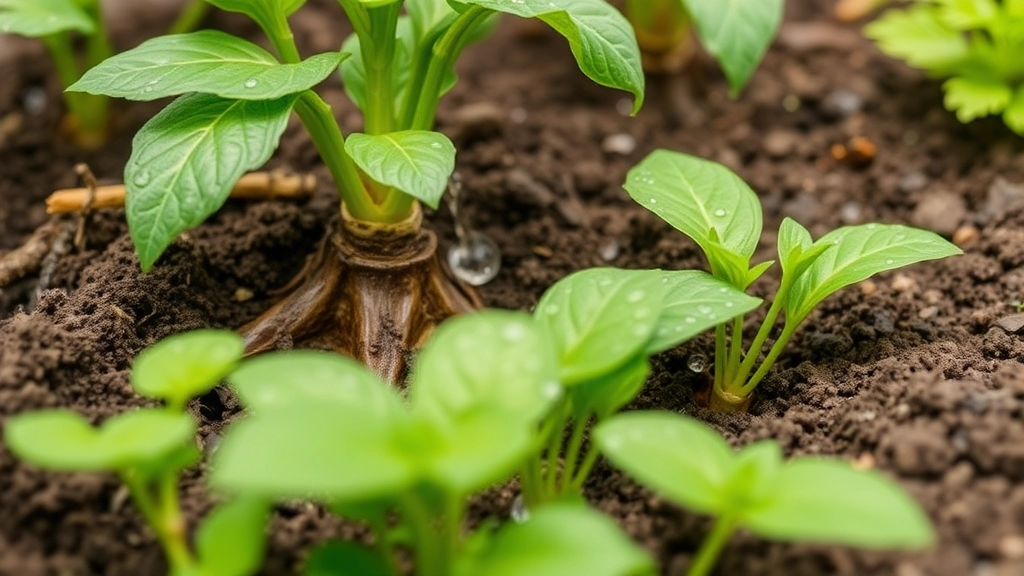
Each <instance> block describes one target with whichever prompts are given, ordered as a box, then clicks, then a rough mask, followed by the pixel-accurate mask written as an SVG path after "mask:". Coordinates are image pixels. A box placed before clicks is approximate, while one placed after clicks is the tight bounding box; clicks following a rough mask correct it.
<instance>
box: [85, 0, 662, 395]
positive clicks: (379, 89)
mask: <svg viewBox="0 0 1024 576" xmlns="http://www.w3.org/2000/svg"><path fill="white" fill-rule="evenodd" d="M209 1H210V3H212V4H214V5H215V6H217V7H219V8H222V9H224V10H228V11H233V12H241V13H244V14H246V15H248V16H249V17H251V18H252V19H253V20H254V21H255V22H256V23H257V24H258V25H259V26H260V27H261V28H262V29H263V31H264V32H265V33H266V36H267V38H268V39H269V40H270V43H271V44H272V45H273V46H274V48H275V51H276V52H277V54H276V55H274V54H271V53H269V52H267V51H266V50H263V49H262V48H260V47H258V46H256V45H255V44H253V43H251V42H248V41H246V40H242V39H240V38H236V37H233V36H230V35H228V34H225V33H222V32H212V31H205V32H197V33H193V34H183V35H174V36H166V37H162V38H156V39H153V40H150V41H148V42H146V43H144V44H142V45H141V46H139V47H138V48H136V49H134V50H131V51H129V52H126V53H124V54H122V55H119V56H116V57H114V58H111V59H109V60H107V61H105V62H104V63H102V64H100V65H99V66H97V67H96V68H94V69H93V70H90V71H89V72H88V73H87V74H86V75H85V76H84V77H83V78H82V80H81V81H80V82H78V83H77V84H76V85H74V86H73V87H72V90H78V91H85V92H90V93H95V94H105V95H108V96H117V97H122V98H128V99H132V100H153V99H157V98H164V97H167V96H179V95H182V94H184V96H180V97H179V98H178V99H177V100H175V101H174V102H173V103H172V104H171V105H170V106H168V107H167V108H166V109H164V111H163V112H161V113H160V114H158V115H157V116H155V117H154V118H153V119H152V120H151V121H150V122H149V123H147V124H146V125H145V126H144V127H143V128H142V129H141V131H140V132H139V133H138V135H137V136H136V138H135V142H134V147H133V152H132V156H131V159H130V160H129V162H128V165H127V166H126V168H125V183H126V185H127V189H128V190H127V205H126V208H127V213H128V224H129V228H130V229H131V234H132V239H133V241H134V242H135V246H136V249H137V251H138V254H139V259H140V261H141V264H142V268H143V270H148V269H149V268H151V267H152V266H153V264H154V263H155V262H156V261H157V259H158V258H159V256H160V255H161V254H162V253H163V251H164V250H165V249H166V248H167V246H168V245H169V244H170V243H171V242H172V241H173V240H174V238H175V237H176V236H177V235H178V234H180V233H181V232H183V231H185V230H188V229H190V228H192V227H194V226H197V225H198V224H200V223H201V222H202V221H203V220H204V219H205V218H206V217H208V216H209V215H210V214H212V213H213V212H214V211H216V210H217V209H218V208H220V206H221V205H222V204H223V203H224V201H225V199H226V198H227V196H228V193H229V191H230V190H231V187H232V185H233V184H234V183H235V181H236V180H238V178H239V177H240V176H241V175H242V173H243V172H245V171H246V170H250V169H253V168H256V167H259V166H260V165H262V164H263V163H264V162H266V161H267V159H268V158H269V157H270V155H271V154H272V153H273V151H274V149H275V148H276V146H277V143H278V140H279V138H280V136H281V133H282V132H283V131H284V128H285V125H286V124H287V121H288V118H289V116H290V114H291V113H292V111H294V112H295V113H296V114H298V116H299V119H300V120H302V122H303V124H304V125H305V127H306V129H307V130H308V132H309V134H310V136H311V138H312V139H313V142H314V144H315V145H316V147H317V150H318V151H319V152H320V156H321V158H322V159H323V161H324V163H325V164H326V165H327V167H328V169H329V170H330V172H331V174H332V175H333V177H334V179H335V184H336V186H337V189H338V193H339V195H340V197H341V206H340V213H341V220H342V224H341V226H340V230H337V231H333V232H331V233H329V234H328V236H327V238H325V241H324V242H323V243H322V245H321V249H320V250H319V252H318V254H317V255H316V257H314V258H313V259H312V260H311V261H310V263H309V264H308V265H307V266H306V268H305V269H304V270H303V272H302V273H300V275H299V277H297V278H296V279H295V280H294V281H293V282H292V283H291V284H289V293H288V295H287V296H286V297H285V298H284V300H283V301H281V302H280V303H278V304H277V305H275V306H274V307H273V308H272V309H270V310H269V311H267V312H266V313H265V314H264V315H263V316H261V317H260V318H258V319H256V320H255V321H253V322H252V323H250V324H249V325H247V326H246V327H244V328H243V329H242V331H243V335H244V337H245V339H246V346H247V350H248V351H250V352H258V351H265V350H271V349H275V348H278V347H279V346H278V344H279V343H281V342H287V343H288V345H296V346H303V347H313V348H321V349H332V350H336V351H339V352H342V353H347V354H350V355H353V356H355V357H357V358H359V359H361V360H363V361H364V362H365V363H367V364H369V365H370V366H372V367H373V368H374V370H375V371H377V372H378V373H379V374H381V375H383V376H384V377H385V378H386V379H388V380H390V381H392V382H394V381H397V380H398V379H399V378H400V377H401V375H402V373H403V371H404V367H405V358H406V357H407V352H408V350H409V349H411V348H414V347H416V346H418V345H420V344H422V342H423V341H424V340H425V339H426V337H427V336H428V335H429V334H430V332H431V331H432V330H433V328H434V326H436V324H437V323H438V322H439V321H440V320H442V319H444V318H445V317H448V316H450V315H452V314H455V313H458V312H461V311H464V310H468V309H474V308H478V307H479V306H480V302H479V299H478V298H477V297H476V296H475V293H473V292H472V291H471V290H470V289H469V288H468V287H466V286H464V285H461V284H457V283H455V282H453V281H451V280H450V279H448V278H447V276H446V275H445V274H444V272H443V271H442V268H441V265H440V263H439V261H438V259H437V258H436V255H435V251H436V238H435V237H434V235H433V234H432V233H430V232H428V231H425V230H423V229H422V228H421V226H420V224H421V212H420V209H419V203H420V202H423V203H425V204H427V205H429V206H431V207H435V208H436V207H437V205H438V202H439V201H440V199H441V196H442V194H443V193H444V190H445V188H446V185H447V182H448V178H449V176H450V175H451V173H452V171H453V167H454V163H455V148H454V146H453V145H452V143H451V142H450V141H449V140H448V138H446V137H445V136H444V135H442V134H439V133H437V132H432V131H431V129H432V128H433V125H434V116H435V114H436V112H437V106H438V101H439V99H440V98H441V96H442V95H443V94H444V93H445V92H446V91H447V90H448V89H450V88H451V87H452V85H453V84H454V83H455V79H456V78H455V74H454V65H455V62H456V60H457V59H458V57H459V55H460V54H461V53H462V51H463V49H464V48H465V47H466V45H467V44H468V43H469V42H471V41H472V40H474V39H475V38H477V37H478V36H479V35H480V33H481V30H483V29H484V28H482V27H484V26H486V25H487V23H488V22H489V21H490V20H491V18H492V16H494V15H495V14H497V13H508V14H512V15H515V16H519V17H523V18H537V19H539V20H541V21H543V22H545V23H547V24H548V25H550V26H551V27H552V28H554V29H555V30H556V31H557V32H559V33H560V34H561V35H562V36H564V37H565V38H566V39H567V40H568V41H569V44H570V46H571V48H572V51H573V54H574V55H575V57H576V61H577V64H578V65H579V67H580V69H581V70H582V71H583V72H584V73H585V74H586V75H587V76H589V77H590V78H591V79H593V80H594V81H595V82H597V83H599V84H603V85H607V86H611V87H614V88H619V89H622V90H626V91H628V92H631V93H632V94H633V95H634V96H635V109H638V108H639V106H640V105H641V103H642V97H643V86H644V79H643V74H642V72H641V69H640V55H639V51H638V49H637V47H636V40H635V38H634V37H633V33H632V30H631V29H630V27H629V23H628V22H626V20H625V19H624V18H623V17H622V16H621V15H620V14H619V13H618V12H617V11H615V10H614V9H613V8H612V7H611V6H609V5H608V4H607V3H606V2H605V0H516V1H512V2H509V1H506V0H461V1H459V2H451V3H449V2H447V1H445V0H409V1H408V2H403V0H374V1H369V0H339V3H340V4H341V7H342V8H343V9H344V11H345V12H346V14H347V15H348V18H349V20H350V22H351V24H352V27H353V28H354V30H355V34H354V35H353V37H352V38H350V39H349V41H347V42H346V43H345V46H344V47H343V50H342V52H329V53H326V54H318V55H315V56H311V57H309V58H305V59H304V58H303V57H302V56H301V55H300V54H299V52H298V49H297V48H296V45H295V42H294V38H293V35H292V31H291V29H290V28H289V24H288V17H289V15H291V14H292V13H293V12H295V11H296V10H298V9H299V8H300V7H301V6H302V5H303V4H304V0H287V1H280V0H278V1H275V0H209ZM403 6H404V8H405V15H403V14H402V9H403ZM339 65H340V66H341V69H342V77H343V79H344V81H345V82H344V83H345V88H346V90H347V91H348V94H349V96H350V97H351V98H352V100H353V101H354V102H355V104H356V105H357V106H358V107H359V108H360V109H361V110H362V112H363V115H364V120H365V122H364V132H365V133H357V134H351V135H349V136H348V137H345V136H344V135H343V134H342V131H341V129H340V127H339V125H338V122H337V120H336V119H335V117H334V115H333V113H332V111H331V108H330V106H329V105H328V104H327V103H326V102H324V100H323V99H321V98H320V97H319V96H318V95H317V94H316V92H314V91H313V90H312V88H313V87H314V86H316V85H317V84H319V83H320V82H321V81H322V80H323V79H325V78H326V77H327V76H329V75H330V74H331V73H333V72H334V71H335V70H336V69H337V68H338V67H339ZM634 111H635V110H634ZM353 326H359V327H361V328H360V329H359V330H353V329H352V327H353Z"/></svg>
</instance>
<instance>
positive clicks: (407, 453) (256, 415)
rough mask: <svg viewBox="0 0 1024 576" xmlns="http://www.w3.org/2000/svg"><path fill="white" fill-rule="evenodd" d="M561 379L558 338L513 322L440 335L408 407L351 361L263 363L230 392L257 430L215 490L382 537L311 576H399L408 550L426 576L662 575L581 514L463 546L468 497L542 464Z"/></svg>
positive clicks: (470, 320) (238, 376)
mask: <svg viewBox="0 0 1024 576" xmlns="http://www.w3.org/2000/svg"><path fill="white" fill-rule="evenodd" d="M557 376H558V370H557V366H556V359H555V357H554V354H553V353H552V350H551V346H550V341H549V340H548V338H547V335H546V334H545V333H544V331H543V330H541V329H540V327H539V326H538V325H537V324H536V323H535V322H534V321H533V320H532V319H531V318H530V316H528V315H526V314H521V313H514V312H499V311H485V312H481V313H479V314H476V315H472V316H464V317H460V318H456V319H453V320H451V321H449V322H447V323H445V324H443V325H442V326H441V327H440V328H439V329H438V330H437V333H436V335H435V336H434V337H433V338H432V339H431V341H430V342H429V343H428V344H427V345H426V346H425V347H424V349H423V350H422V352H421V353H420V354H419V357H418V360H417V363H416V365H415V367H414V371H413V374H412V376H411V382H410V385H409V394H410V400H409V402H408V405H406V404H405V403H404V402H403V400H402V398H401V397H400V396H399V395H398V393H397V392H396V391H395V390H394V389H393V388H391V387H388V386H386V385H384V384H383V383H382V382H381V381H380V380H379V378H378V377H377V376H376V375H374V374H373V373H372V372H370V371H369V370H368V369H367V368H365V367H364V366H362V365H360V364H359V363H358V362H355V361H354V360H352V359H349V358H344V357H340V356H337V355H334V354H328V353H323V352H312V351H294V352H280V353H271V354H267V355H264V356H260V357H258V358H255V359H253V360H251V361H247V362H246V363H245V364H244V365H243V366H242V367H241V368H240V369H239V370H237V371H236V372H235V373H234V374H233V375H232V376H231V377H230V381H231V383H232V385H233V386H234V387H235V389H236V390H237V392H238V394H239V396H240V398H241V400H242V402H243V404H244V405H245V406H247V407H248V408H249V410H250V414H249V415H248V416H246V417H245V418H244V419H243V420H241V421H240V422H238V423H236V424H233V425H232V426H231V427H230V428H229V429H228V431H227V433H226V435H225V437H224V440H223V441H222V443H221V445H220V448H219V450H218V451H217V453H216V454H215V455H214V458H213V463H212V466H211V470H212V480H211V481H212V483H213V485H214V486H215V487H219V488H222V489H226V490H229V491H231V492H233V493H238V494H243V495H246V496H250V497H255V498H260V499H268V500H282V499H292V498H302V499H309V498H314V499H316V500H318V501H320V502H323V503H325V504H327V505H328V507H329V508H330V509H331V510H333V511H335V512H336V513H338V514H340V515H342V516H345V517H348V518H350V519H354V520H361V521H364V522H366V523H367V524H368V525H369V526H370V528H371V529H372V531H373V533H374V537H375V545H374V548H372V549H370V548H366V547H363V546H360V545H355V544H352V543H333V544H331V545H328V547H326V548H324V549H322V550H320V551H319V552H317V553H315V554H314V555H313V557H312V559H311V560H310V561H309V563H308V565H307V567H306V572H305V573H306V574H307V576H312V575H318V576H319V575H326V574H339V573H353V574H356V573H358V574H375V575H376V574H380V575H393V576H397V575H398V574H401V573H403V572H402V571H401V570H400V568H399V566H398V562H397V560H396V556H395V554H396V548H398V547H404V548H408V549H409V550H410V552H411V553H412V556H413V558H414V561H415V574H420V575H427V576H447V575H456V576H469V575H473V574H488V575H505V574H507V575H512V574H523V573H527V572H528V573H530V574H545V575H552V576H553V575H557V574H567V573H570V572H573V571H577V570H578V571H580V572H582V573H586V574H597V575H608V576H614V575H628V574H647V573H650V572H651V570H652V568H651V562H650V560H649V559H648V558H647V557H646V555H645V554H643V553H642V552H641V551H640V550H639V549H638V548H637V547H636V545H634V544H633V543H632V542H630V541H629V540H628V538H626V537H625V536H624V535H623V534H621V533H620V532H619V531H618V529H617V528H616V527H615V526H614V524H613V523H611V522H610V521H609V520H607V519H604V518H602V517H600V516H599V515H596V514H595V513H594V512H591V511H589V510H587V509H586V508H584V507H581V506H579V505H570V504H562V505H560V506H555V507H552V508H548V509H544V510H538V511H537V512H536V514H535V515H534V516H533V517H532V518H531V519H530V521H529V522H527V523H525V524H522V525H517V526H509V527H505V528H501V529H499V530H497V531H494V530H492V528H491V526H489V525H487V524H485V525H484V527H483V528H482V529H480V530H479V531H477V532H475V533H473V534H471V535H469V536H464V534H463V530H464V528H463V525H464V520H465V512H466V506H467V501H468V497H469V496H471V495H472V494H474V493H475V492H477V491H479V490H481V489H484V488H486V487H487V486H490V485H491V484H494V483H496V482H501V481H503V480H505V479H507V478H508V477H509V476H510V475H511V474H512V472H513V471H515V470H516V469H517V468H519V467H520V466H521V465H522V463H523V461H524V459H525V458H527V457H528V455H529V454H530V453H531V451H532V450H533V446H534V445H535V444H536V441H537V439H536V430H537V428H538V426H539V425H540V422H541V421H542V420H543V418H544V417H545V415H546V414H547V413H548V411H549V410H550V409H551V407H552V406H553V404H554V403H555V402H556V401H557V400H558V398H559V395H560V393H561V387H560V386H559V385H558V382H557ZM540 543H543V544H542V545H541V544H540ZM356 567H358V568H356Z"/></svg>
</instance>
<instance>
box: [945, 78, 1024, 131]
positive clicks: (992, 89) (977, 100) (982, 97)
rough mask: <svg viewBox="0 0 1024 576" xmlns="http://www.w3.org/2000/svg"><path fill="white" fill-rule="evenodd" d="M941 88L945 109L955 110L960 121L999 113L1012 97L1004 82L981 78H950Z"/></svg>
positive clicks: (968, 120)
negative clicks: (944, 96)
mask: <svg viewBox="0 0 1024 576" xmlns="http://www.w3.org/2000/svg"><path fill="white" fill-rule="evenodd" d="M942 89H943V90H944V91H945V93H946V98H945V100H944V102H945V104H946V109H948V110H951V111H954V112H956V117H957V120H959V121H961V122H970V121H971V120H974V119H975V118H981V117H983V116H988V115H989V114H999V113H1001V112H1003V111H1004V110H1005V109H1006V107H1007V106H1009V104H1010V101H1011V99H1012V98H1013V91H1012V90H1011V89H1010V87H1009V86H1008V85H1007V84H1006V83H1004V82H1000V81H998V80H989V79H983V78H968V77H965V76H958V77H956V78H950V79H949V80H946V81H945V82H944V83H943V84H942Z"/></svg>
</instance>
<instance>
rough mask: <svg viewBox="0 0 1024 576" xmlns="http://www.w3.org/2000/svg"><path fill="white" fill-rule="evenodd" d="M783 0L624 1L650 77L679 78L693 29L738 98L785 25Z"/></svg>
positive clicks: (690, 44)
mask: <svg viewBox="0 0 1024 576" xmlns="http://www.w3.org/2000/svg"><path fill="white" fill-rule="evenodd" d="M782 12H783V2H782V0H721V1H717V2H708V1H706V0H626V4H625V14H626V17H627V18H628V19H629V21H630V22H631V23H632V24H633V28H634V30H635V31H636V36H637V40H638V41H639V44H640V49H641V50H642V52H643V55H644V69H645V70H647V71H649V72H675V71H677V70H678V69H679V68H681V67H682V66H683V65H685V64H686V61H687V60H688V59H689V53H691V52H692V51H693V44H694V41H693V37H692V32H691V29H692V28H693V27H696V29H697V35H698V36H699V38H700V43H701V44H702V45H703V46H704V48H705V49H706V50H707V51H708V52H710V53H711V55H712V56H714V57H715V59H716V60H718V63H719V65H720V66H721V67H722V70H723V71H724V72H725V77H726V78H727V79H728V81H729V93H730V95H731V96H733V97H735V96H736V95H737V94H739V93H740V91H741V90H743V87H744V86H746V84H747V81H748V80H750V77H751V76H752V75H753V74H754V71H755V70H756V69H757V66H758V64H760V63H761V59H762V58H764V55H765V52H767V51H768V45H769V44H771V42H772V39H774V38H775V34H776V33H777V32H778V30H779V24H781V23H782Z"/></svg>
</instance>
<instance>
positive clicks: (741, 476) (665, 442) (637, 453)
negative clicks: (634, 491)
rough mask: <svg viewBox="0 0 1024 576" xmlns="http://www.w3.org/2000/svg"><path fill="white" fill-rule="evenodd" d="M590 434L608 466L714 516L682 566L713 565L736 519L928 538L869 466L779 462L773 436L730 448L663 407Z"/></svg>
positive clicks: (898, 539) (765, 530)
mask: <svg viewBox="0 0 1024 576" xmlns="http://www.w3.org/2000/svg"><path fill="white" fill-rule="evenodd" d="M595 438H596V442H597V444H598V445H599V446H600V449H601V452H602V453H603V454H604V455H605V456H606V457H607V458H608V459H609V460H610V461H611V462H612V463H613V464H614V465H615V466H617V467H619V468H621V469H622V470H623V471H625V472H626V473H627V474H629V475H630V476H632V477H633V478H635V479H636V480H637V481H638V482H640V483H641V484H643V485H644V486H647V487H649V488H651V489H652V490H654V491H655V492H657V493H658V494H661V495H662V496H664V497H665V498H666V499H668V500H670V501H671V502H673V503H675V504H677V505H679V506H682V507H684V508H687V509H689V510H692V511H694V512H697V513H700V514H709V515H712V516H716V517H717V518H716V520H715V524H714V527H713V528H712V530H711V533H710V534H709V535H708V536H707V538H706V539H705V541H704V544H703V545H702V546H701V548H700V549H699V550H698V551H697V555H696V557H695V558H694V560H693V563H692V564H690V568H689V571H688V572H687V574H688V575H689V576H705V575H707V574H710V573H711V569H712V568H713V567H714V565H715V562H716V561H717V559H718V557H719V556H720V555H721V552H722V549H723V548H724V547H725V545H726V544H727V543H728V541H729V537H730V535H731V534H732V533H733V531H734V530H736V529H737V528H746V529H747V530H750V531H751V532H753V533H755V534H758V535H760V536H763V537H765V538H770V539H773V540H797V541H802V542H825V543H830V544H843V545H849V546H856V547H861V548H884V549H895V548H910V549H914V548H924V547H928V546H930V545H932V543H933V542H934V540H935V534H934V532H933V530H932V528H931V525H930V523H929V521H928V518H927V517H926V516H925V514H924V513H923V512H922V511H921V509H920V508H919V507H918V506H917V504H916V503H915V502H914V501H913V500H912V499H910V498H909V497H908V496H907V495H906V494H904V493H903V491H902V490H901V489H900V488H899V486H898V485H896V484H895V483H894V482H892V481H891V480H889V479H888V478H886V477H885V476H883V475H882V474H880V473H878V472H875V471H872V470H856V469H854V468H853V467H852V466H850V465H849V464H847V463H845V462H841V461H837V460H829V459H825V458H816V457H807V458H795V459H793V460H791V461H789V462H785V463H783V461H782V452H781V450H780V449H779V445H778V443H776V442H775V441H772V440H763V441H760V442H755V443H753V444H751V445H749V446H747V447H745V448H743V449H742V450H740V451H739V452H735V453H734V452H733V451H732V449H731V448H730V447H729V445H728V444H727V443H726V442H725V441H724V440H722V438H721V437H720V436H719V435H718V434H717V433H716V432H715V431H713V430H711V429H710V428H708V427H707V426H705V425H704V424H701V423H700V422H698V421H696V420H693V419H691V418H687V417H685V416H680V415H677V414H671V413H667V412H646V413H645V412H633V413H628V414H620V415H617V416H615V417H614V418H612V419H610V420H608V421H607V422H605V423H603V424H601V425H599V426H598V427H597V429H596V430H595Z"/></svg>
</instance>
